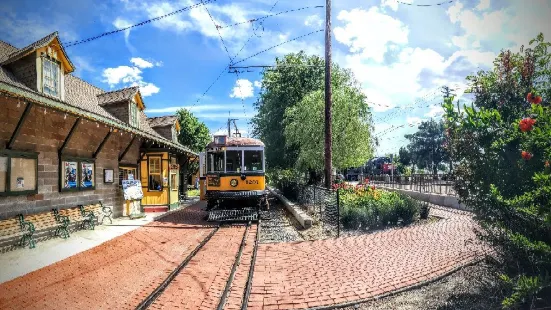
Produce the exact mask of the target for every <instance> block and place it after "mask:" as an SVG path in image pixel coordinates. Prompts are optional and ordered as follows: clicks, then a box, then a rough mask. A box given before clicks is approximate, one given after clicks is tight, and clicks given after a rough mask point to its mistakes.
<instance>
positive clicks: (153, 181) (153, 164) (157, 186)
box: [148, 157, 163, 191]
mask: <svg viewBox="0 0 551 310" xmlns="http://www.w3.org/2000/svg"><path fill="white" fill-rule="evenodd" d="M148 163H149V181H148V188H149V190H150V191H160V190H163V183H162V178H161V157H149V159H148Z"/></svg>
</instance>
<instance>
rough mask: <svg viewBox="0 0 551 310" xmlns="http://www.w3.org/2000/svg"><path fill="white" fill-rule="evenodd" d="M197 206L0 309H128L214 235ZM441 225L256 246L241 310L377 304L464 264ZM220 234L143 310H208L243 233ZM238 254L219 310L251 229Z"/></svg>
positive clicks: (43, 280) (238, 292)
mask: <svg viewBox="0 0 551 310" xmlns="http://www.w3.org/2000/svg"><path fill="white" fill-rule="evenodd" d="M200 206H202V204H201V205H196V206H193V207H190V208H186V209H185V210H182V211H179V212H176V213H173V214H171V215H169V216H167V217H165V218H163V219H162V220H159V221H157V222H153V223H150V224H148V225H146V226H144V227H141V228H138V229H136V230H134V231H132V232H129V233H127V234H125V235H123V236H120V237H117V238H115V239H113V240H110V241H108V242H106V243H104V244H101V245H100V246H98V247H95V248H93V249H90V250H87V251H85V252H82V253H80V254H77V255H74V256H72V257H69V258H67V259H65V260H63V261H60V262H57V263H55V264H52V265H50V266H48V267H45V268H42V269H40V270H37V271H34V272H31V273H29V274H27V275H25V276H23V277H19V278H16V279H14V280H11V281H8V282H6V283H3V284H0V309H59V308H63V309H133V308H135V307H136V306H137V305H138V304H139V303H140V302H141V301H143V299H144V298H145V297H146V296H148V295H149V294H151V293H152V292H153V291H154V290H155V288H157V287H158V286H159V284H160V283H161V282H162V281H164V280H165V279H166V277H167V275H168V274H169V273H171V272H172V271H173V270H174V269H175V268H176V267H177V266H178V265H179V264H180V263H181V262H182V261H184V260H185V259H186V257H188V255H189V254H190V253H192V252H193V251H194V249H196V248H197V247H198V245H199V244H200V243H201V241H203V240H204V239H205V238H206V237H207V236H208V235H209V234H210V233H212V232H213V231H214V230H215V228H214V227H213V226H212V225H208V224H207V223H205V222H203V221H202V218H203V217H204V215H205V212H204V211H203V210H202V209H201V208H200ZM432 212H433V213H434V214H437V215H440V216H444V217H446V219H443V220H440V221H438V222H434V223H431V224H427V225H419V226H413V227H408V228H405V229H398V230H388V231H382V232H379V233H374V234H370V235H363V236H356V237H347V238H340V239H327V240H320V241H313V242H311V241H304V242H295V243H279V244H261V245H259V248H258V252H257V259H256V266H255V272H254V277H253V282H252V283H253V285H252V290H251V295H250V298H249V303H248V305H249V309H292V308H306V307H315V306H324V305H325V306H327V305H333V304H340V303H343V302H348V301H358V300H361V299H365V298H369V297H373V296H377V295H381V294H384V293H386V292H390V291H393V290H397V289H401V288H404V287H407V286H411V285H415V284H417V283H419V282H422V281H426V280H431V279H434V278H435V277H439V276H441V275H444V274H446V273H447V272H449V271H451V270H453V269H454V268H456V267H458V266H461V265H465V264H467V263H470V262H472V261H473V260H475V259H476V258H477V255H478V254H480V251H481V247H480V246H478V245H475V244H471V243H468V242H466V241H467V240H468V239H471V238H473V239H474V234H473V232H472V228H473V227H474V226H475V224H474V222H472V221H471V219H470V216H469V215H466V214H464V213H462V212H454V213H451V212H448V211H446V210H444V209H442V210H436V209H435V210H433V211H432ZM245 231H246V230H245V227H244V226H235V227H222V228H220V229H219V230H218V231H216V232H215V233H214V234H213V235H212V237H211V239H210V240H209V241H208V242H207V243H206V244H205V245H204V246H203V247H202V248H201V249H200V250H199V251H198V252H197V254H196V255H195V256H194V257H193V258H192V259H191V260H190V261H189V263H188V264H187V265H186V266H185V268H184V269H183V270H182V271H181V273H179V274H178V275H177V276H176V278H175V280H174V281H173V282H172V283H171V284H170V285H169V286H168V287H167V288H166V290H165V291H164V292H163V293H162V294H161V295H160V296H159V297H158V298H157V299H156V301H155V303H153V304H152V305H151V309H156V308H166V309H174V308H187V309H199V308H202V309H215V308H216V307H217V305H218V303H219V302H220V297H221V296H222V293H223V291H224V289H225V287H226V283H227V282H228V281H227V280H228V278H229V276H230V274H231V270H232V267H233V266H234V262H235V258H236V255H237V254H238V251H239V248H240V245H241V243H242V240H243V236H244V233H245ZM245 237H246V239H245V240H246V242H245V243H244V247H243V252H242V256H241V260H240V262H239V264H237V265H235V266H236V267H237V269H236V272H235V277H234V279H233V282H232V286H231V288H230V290H229V292H228V295H227V299H226V303H225V309H239V308H240V305H241V304H242V299H243V296H244V290H245V287H246V283H247V280H248V279H249V277H248V275H249V267H250V262H251V257H252V255H253V249H254V243H255V237H256V225H253V226H251V228H250V229H249V231H248V234H247V235H246V236H245Z"/></svg>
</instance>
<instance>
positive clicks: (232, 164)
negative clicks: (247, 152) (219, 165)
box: [226, 151, 241, 172]
mask: <svg viewBox="0 0 551 310" xmlns="http://www.w3.org/2000/svg"><path fill="white" fill-rule="evenodd" d="M226 172H241V151H226Z"/></svg>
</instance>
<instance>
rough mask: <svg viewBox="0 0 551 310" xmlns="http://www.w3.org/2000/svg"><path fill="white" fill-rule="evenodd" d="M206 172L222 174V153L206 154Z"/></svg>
mask: <svg viewBox="0 0 551 310" xmlns="http://www.w3.org/2000/svg"><path fill="white" fill-rule="evenodd" d="M207 172H224V152H209V153H207Z"/></svg>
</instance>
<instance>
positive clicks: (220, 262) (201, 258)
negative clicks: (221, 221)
mask: <svg viewBox="0 0 551 310" xmlns="http://www.w3.org/2000/svg"><path fill="white" fill-rule="evenodd" d="M244 232H245V226H232V227H221V228H220V229H219V230H218V231H217V232H216V233H215V234H214V235H213V236H212V238H211V239H210V240H209V242H207V243H206V244H205V246H204V247H203V248H202V249H201V250H200V251H199V252H198V253H197V255H195V256H194V257H193V258H192V259H191V261H190V262H189V264H188V265H187V266H186V267H185V268H184V269H183V270H182V272H180V273H179V274H178V275H177V276H176V278H175V279H174V281H173V282H172V283H171V284H170V285H169V286H168V287H167V288H166V290H165V291H164V292H163V293H162V294H161V295H160V296H159V297H158V298H157V299H156V301H155V303H153V304H152V305H151V309H216V307H217V306H218V303H219V302H220V297H221V295H222V292H223V291H224V289H225V286H226V283H227V280H228V278H229V276H230V272H231V269H232V266H233V263H234V261H235V257H236V255H237V253H238V251H239V247H240V245H241V240H242V239H243V233H244Z"/></svg>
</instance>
